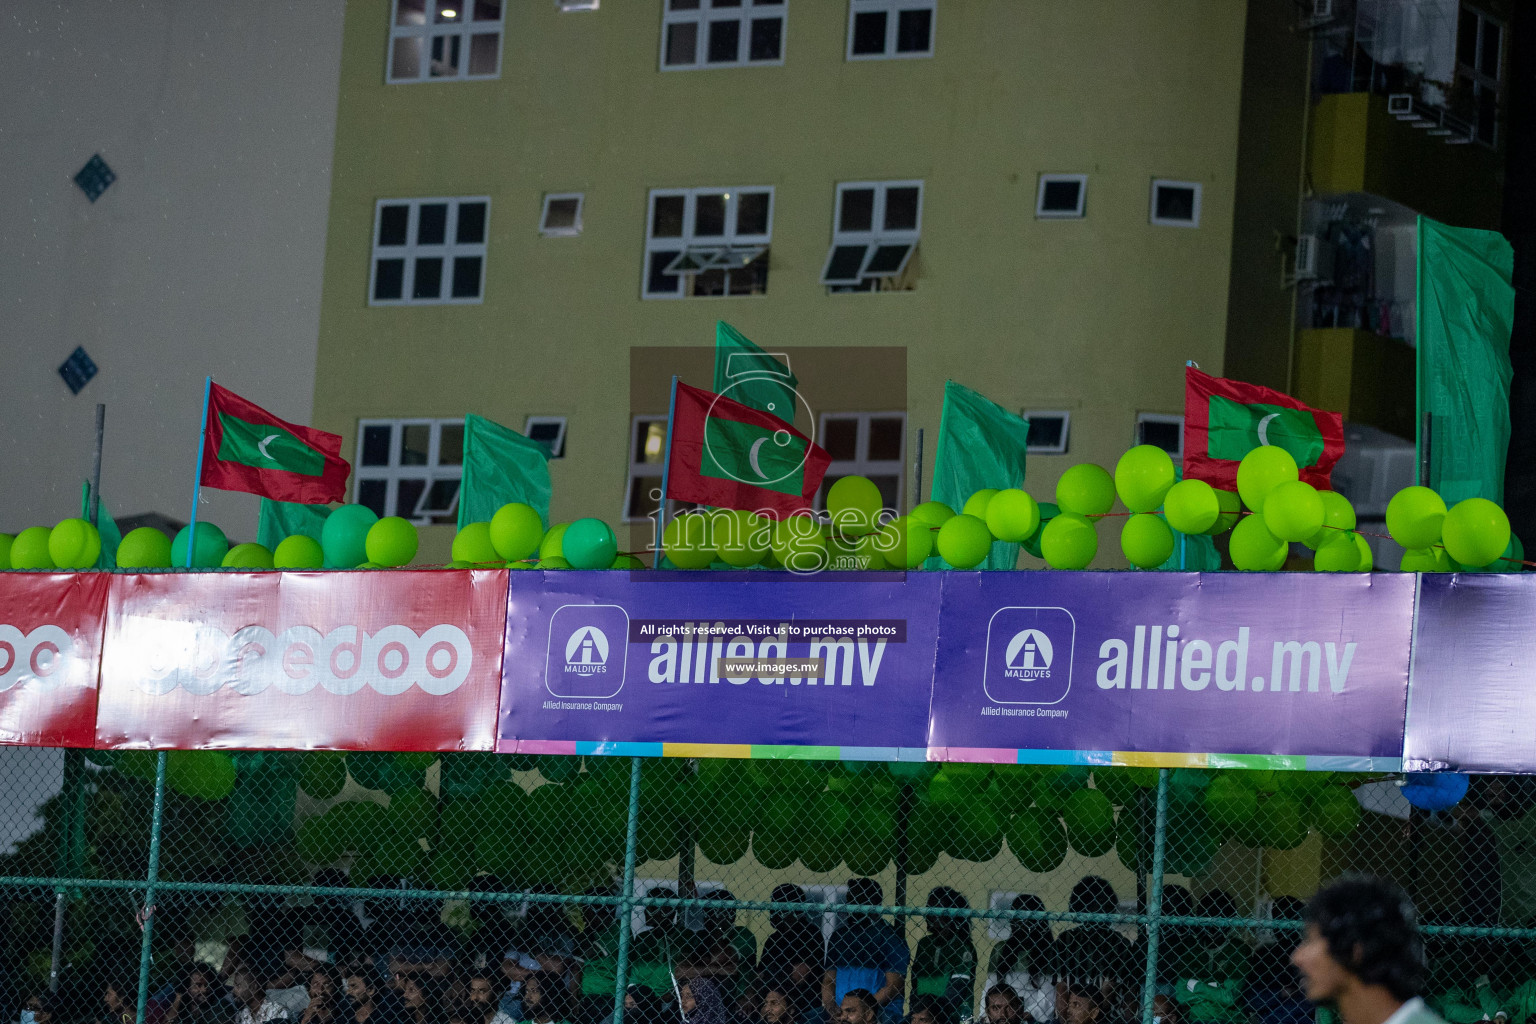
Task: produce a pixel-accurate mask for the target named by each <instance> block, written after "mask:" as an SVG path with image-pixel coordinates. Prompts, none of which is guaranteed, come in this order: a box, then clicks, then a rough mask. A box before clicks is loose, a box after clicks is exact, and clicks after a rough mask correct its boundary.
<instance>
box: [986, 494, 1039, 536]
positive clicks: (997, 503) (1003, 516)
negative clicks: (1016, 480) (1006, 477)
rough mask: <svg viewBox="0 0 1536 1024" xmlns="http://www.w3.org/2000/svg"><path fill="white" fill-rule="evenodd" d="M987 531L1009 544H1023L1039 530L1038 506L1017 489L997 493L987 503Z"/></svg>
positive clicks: (1032, 499)
mask: <svg viewBox="0 0 1536 1024" xmlns="http://www.w3.org/2000/svg"><path fill="white" fill-rule="evenodd" d="M986 519H987V529H988V530H991V531H992V536H994V537H996V538H997V539H998V540H1001V541H1007V542H1008V543H1010V544H1020V543H1023V542H1024V541H1025V540H1026V539H1027V538H1029V537H1032V536H1033V535H1034V533H1035V531H1036V530H1038V529H1039V528H1040V506H1039V505H1037V504H1036V503H1035V499H1034V498H1032V497H1030V496H1029V495H1028V494H1027V493H1025V492H1024V491H1022V490H1020V489H1019V488H1017V487H1010V488H1008V489H1007V490H1002V491H998V492H997V493H996V494H994V495H993V496H992V500H991V501H990V502H988V503H987V516H986Z"/></svg>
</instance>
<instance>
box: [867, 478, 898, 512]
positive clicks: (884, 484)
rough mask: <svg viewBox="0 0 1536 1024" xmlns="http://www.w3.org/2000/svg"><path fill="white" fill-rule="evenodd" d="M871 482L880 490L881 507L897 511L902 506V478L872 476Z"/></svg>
mask: <svg viewBox="0 0 1536 1024" xmlns="http://www.w3.org/2000/svg"><path fill="white" fill-rule="evenodd" d="M869 482H870V483H872V484H874V485H875V486H876V487H878V488H879V489H880V507H881V508H889V509H897V508H900V507H901V505H900V504H899V502H900V501H901V477H899V476H884V475H881V476H871V477H870V478H869Z"/></svg>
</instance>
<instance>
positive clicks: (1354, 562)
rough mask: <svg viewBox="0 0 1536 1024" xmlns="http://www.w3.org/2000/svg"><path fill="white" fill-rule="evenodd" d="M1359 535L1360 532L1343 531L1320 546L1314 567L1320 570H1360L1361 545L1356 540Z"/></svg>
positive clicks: (1313, 561) (1313, 562)
mask: <svg viewBox="0 0 1536 1024" xmlns="http://www.w3.org/2000/svg"><path fill="white" fill-rule="evenodd" d="M1357 537H1359V534H1355V533H1341V534H1339V535H1338V536H1337V537H1334V538H1333V539H1332V540H1330V541H1329V542H1328V543H1326V544H1324V545H1323V546H1322V547H1320V548H1318V549H1317V554H1316V555H1315V556H1314V557H1313V559H1312V568H1314V569H1316V570H1317V571H1318V572H1358V571H1359V570H1360V545H1359V544H1358V543H1357V542H1356V538H1357ZM1362 539H1363V538H1362Z"/></svg>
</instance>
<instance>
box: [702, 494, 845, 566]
mask: <svg viewBox="0 0 1536 1024" xmlns="http://www.w3.org/2000/svg"><path fill="white" fill-rule="evenodd" d="M839 482H841V481H839ZM709 528H710V546H711V547H713V548H714V549H715V551H717V552H718V553H719V555H720V560H721V561H723V562H725V563H727V564H729V565H733V566H735V567H736V568H738V569H745V568H747V567H748V566H752V565H756V564H757V563H759V562H761V561H762V560H763V556H764V555H766V554H767V553H768V547H769V545H770V544H771V543H772V542H773V524H772V523H771V522H769V521H768V520H767V519H764V518H763V517H762V516H760V515H758V514H757V513H756V512H749V511H747V510H746V509H736V508H728V509H721V510H720V511H718V512H716V513H715V514H714V515H712V516H710V517H709Z"/></svg>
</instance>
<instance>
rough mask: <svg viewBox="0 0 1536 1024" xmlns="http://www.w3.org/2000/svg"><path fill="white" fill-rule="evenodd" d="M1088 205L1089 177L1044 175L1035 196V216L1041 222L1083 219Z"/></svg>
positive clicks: (1080, 175) (1079, 175) (1083, 175)
mask: <svg viewBox="0 0 1536 1024" xmlns="http://www.w3.org/2000/svg"><path fill="white" fill-rule="evenodd" d="M1087 205H1088V175H1086V174H1042V175H1040V188H1039V190H1038V191H1037V192H1036V194H1035V216H1036V217H1038V218H1040V219H1041V220H1071V219H1077V218H1081V217H1082V216H1083V212H1084V210H1086V209H1087Z"/></svg>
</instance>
